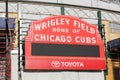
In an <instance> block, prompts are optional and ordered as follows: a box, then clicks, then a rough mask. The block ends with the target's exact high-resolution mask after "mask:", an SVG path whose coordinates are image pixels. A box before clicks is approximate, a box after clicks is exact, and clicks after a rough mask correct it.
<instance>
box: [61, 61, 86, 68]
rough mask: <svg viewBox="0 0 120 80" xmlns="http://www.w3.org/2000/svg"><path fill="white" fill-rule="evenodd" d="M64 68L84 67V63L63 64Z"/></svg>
mask: <svg viewBox="0 0 120 80" xmlns="http://www.w3.org/2000/svg"><path fill="white" fill-rule="evenodd" d="M61 66H62V67H84V64H83V62H61Z"/></svg>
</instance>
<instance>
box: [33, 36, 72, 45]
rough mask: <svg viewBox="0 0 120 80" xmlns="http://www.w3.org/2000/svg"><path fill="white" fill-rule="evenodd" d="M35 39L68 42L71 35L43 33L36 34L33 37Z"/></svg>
mask: <svg viewBox="0 0 120 80" xmlns="http://www.w3.org/2000/svg"><path fill="white" fill-rule="evenodd" d="M34 39H35V41H47V42H68V43H70V42H71V41H72V37H71V36H64V35H62V36H58V35H45V34H36V35H35V37H34Z"/></svg>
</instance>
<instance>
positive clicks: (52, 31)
mask: <svg viewBox="0 0 120 80" xmlns="http://www.w3.org/2000/svg"><path fill="white" fill-rule="evenodd" d="M25 69H26V70H105V69H106V61H105V53H104V43H103V40H102V39H101V37H100V34H99V32H98V29H97V26H94V25H91V24H89V23H87V22H85V21H83V20H81V19H78V18H76V17H72V16H63V15H61V16H51V17H48V18H45V19H41V20H39V21H33V22H32V23H31V25H30V29H29V31H28V35H27V36H26V37H25Z"/></svg>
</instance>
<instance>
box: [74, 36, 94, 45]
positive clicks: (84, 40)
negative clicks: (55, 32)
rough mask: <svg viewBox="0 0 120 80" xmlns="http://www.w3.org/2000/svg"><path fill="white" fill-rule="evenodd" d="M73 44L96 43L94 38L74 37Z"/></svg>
mask: <svg viewBox="0 0 120 80" xmlns="http://www.w3.org/2000/svg"><path fill="white" fill-rule="evenodd" d="M75 42H76V43H93V44H95V43H96V38H95V37H92V38H91V37H81V36H76V37H75Z"/></svg>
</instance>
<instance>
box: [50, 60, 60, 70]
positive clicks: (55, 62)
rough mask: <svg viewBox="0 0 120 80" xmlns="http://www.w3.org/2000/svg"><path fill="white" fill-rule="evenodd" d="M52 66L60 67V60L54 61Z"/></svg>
mask: <svg viewBox="0 0 120 80" xmlns="http://www.w3.org/2000/svg"><path fill="white" fill-rule="evenodd" d="M51 66H52V67H55V68H58V67H60V62H59V61H52V62H51Z"/></svg>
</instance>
